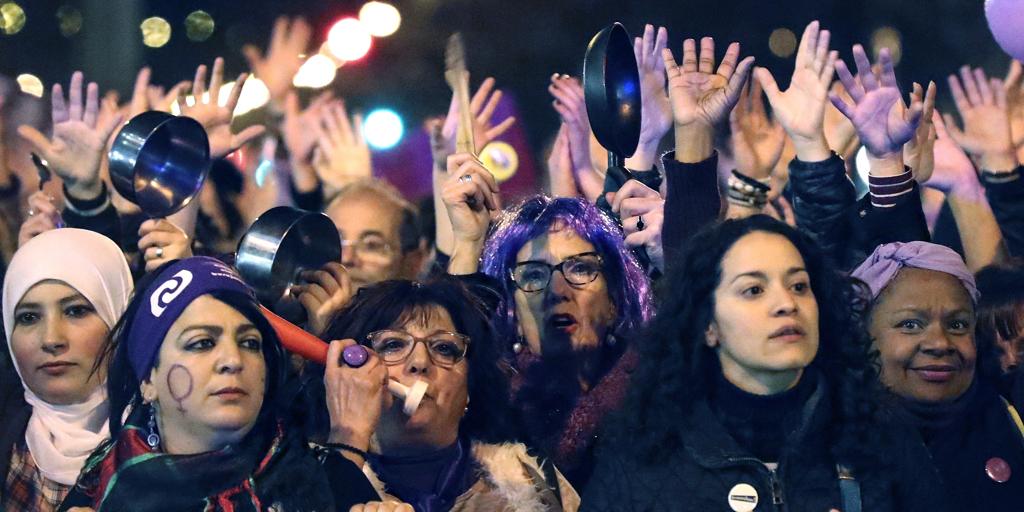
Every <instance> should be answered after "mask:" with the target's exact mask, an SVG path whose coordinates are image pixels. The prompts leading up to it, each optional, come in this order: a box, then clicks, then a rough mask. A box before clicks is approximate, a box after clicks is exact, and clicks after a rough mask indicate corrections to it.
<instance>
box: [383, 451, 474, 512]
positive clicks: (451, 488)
mask: <svg viewBox="0 0 1024 512" xmlns="http://www.w3.org/2000/svg"><path fill="white" fill-rule="evenodd" d="M471 451H472V449H471V445H470V442H469V441H468V440H466V439H460V440H458V441H456V442H455V443H453V444H452V445H451V446H447V447H445V448H441V449H440V450H437V451H433V452H430V453H424V454H419V455H408V456H385V455H375V454H370V455H369V462H370V466H371V467H372V468H373V470H374V471H375V472H377V476H378V477H379V478H380V479H381V481H382V482H384V485H385V487H387V491H388V493H389V494H392V495H394V496H397V497H398V498H399V499H401V500H402V501H404V502H406V503H409V504H411V505H413V508H415V510H416V512H439V511H444V510H449V509H450V508H451V507H452V505H454V504H455V500H456V498H458V497H459V496H460V495H461V494H462V493H464V492H465V491H466V490H467V489H469V488H470V487H471V486H472V485H473V483H474V482H475V481H476V463H475V461H474V460H473V455H472V453H471Z"/></svg>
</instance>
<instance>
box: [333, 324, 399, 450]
mask: <svg viewBox="0 0 1024 512" xmlns="http://www.w3.org/2000/svg"><path fill="white" fill-rule="evenodd" d="M355 344H356V342H355V341H353V340H341V341H338V340H335V341H332V342H331V344H330V346H329V347H328V348H327V364H326V365H325V367H324V388H325V391H326V395H327V396H326V401H327V413H328V416H329V417H330V419H331V429H330V434H329V435H328V438H327V441H328V442H330V443H344V444H347V445H349V446H352V447H354V448H356V449H358V450H363V451H366V450H368V449H369V447H370V437H371V436H372V435H373V433H374V431H376V430H377V423H378V422H379V421H380V416H381V413H382V412H383V410H384V409H385V408H386V407H390V406H391V393H388V391H387V381H388V370H387V368H386V367H385V366H384V363H382V362H381V360H380V358H379V357H377V354H376V353H375V352H374V351H373V350H370V349H367V352H368V354H369V356H370V357H369V359H367V360H366V364H364V365H363V366H360V367H359V368H351V367H349V366H348V365H346V364H345V363H344V362H342V360H341V353H342V351H344V350H345V347H348V346H350V345H355ZM342 455H344V456H345V457H346V458H348V457H351V456H352V455H351V454H350V453H349V452H345V453H343V454H342ZM353 462H356V463H357V464H362V463H363V462H364V461H361V460H360V461H353Z"/></svg>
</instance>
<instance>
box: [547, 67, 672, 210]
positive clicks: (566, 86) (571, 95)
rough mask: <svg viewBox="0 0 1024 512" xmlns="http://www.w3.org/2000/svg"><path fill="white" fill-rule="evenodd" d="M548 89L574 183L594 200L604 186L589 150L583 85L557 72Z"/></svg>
mask: <svg viewBox="0 0 1024 512" xmlns="http://www.w3.org/2000/svg"><path fill="white" fill-rule="evenodd" d="M548 92H549V93H551V96H553V97H554V98H555V100H554V101H553V102H552V104H551V105H552V107H554V109H555V112H558V116H559V117H560V118H561V119H562V125H563V126H565V127H566V140H567V141H568V143H569V146H568V149H569V155H570V157H571V161H572V173H573V175H574V176H575V177H576V183H577V185H578V186H579V188H580V191H581V192H583V196H584V197H586V198H587V200H588V201H591V202H593V201H594V200H595V199H596V198H597V196H598V195H599V194H600V193H601V190H603V189H604V178H603V177H601V176H599V175H598V174H597V171H596V170H595V168H594V159H593V156H592V155H591V152H590V138H591V131H590V119H589V118H588V117H587V104H586V102H585V101H584V97H583V86H582V85H581V84H580V82H579V80H577V79H575V78H573V77H571V76H569V75H559V74H557V73H556V74H554V75H552V76H551V85H548ZM652 165H653V162H652ZM643 170H646V169H643Z"/></svg>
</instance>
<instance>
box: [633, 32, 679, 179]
mask: <svg viewBox="0 0 1024 512" xmlns="http://www.w3.org/2000/svg"><path fill="white" fill-rule="evenodd" d="M667 45H668V30H666V29H665V27H658V29H657V31H655V29H654V26H653V25H645V26H644V35H643V37H637V38H634V39H633V55H634V56H635V57H636V64H637V68H638V69H639V71H640V98H641V100H642V101H641V104H640V142H639V144H637V153H635V154H634V158H636V161H633V162H627V163H626V166H627V167H629V168H632V169H637V170H647V169H650V168H651V167H652V166H653V165H654V159H655V158H656V157H657V152H658V143H659V142H660V141H661V138H662V137H664V136H665V134H666V133H668V131H669V129H671V128H672V105H671V104H670V103H669V100H668V93H667V91H666V90H665V61H664V59H662V57H661V52H662V50H664V49H665V47H666V46H667ZM631 160H632V159H631Z"/></svg>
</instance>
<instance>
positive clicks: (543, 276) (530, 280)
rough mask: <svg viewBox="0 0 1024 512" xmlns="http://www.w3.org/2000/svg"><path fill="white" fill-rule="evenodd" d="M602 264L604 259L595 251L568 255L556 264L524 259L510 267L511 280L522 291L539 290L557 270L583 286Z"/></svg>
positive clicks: (595, 277) (593, 276) (570, 280)
mask: <svg viewBox="0 0 1024 512" xmlns="http://www.w3.org/2000/svg"><path fill="white" fill-rule="evenodd" d="M603 264H604V261H603V260H602V259H601V256H600V255H598V254H597V253H596V252H584V253H581V254H577V255H575V256H569V257H568V258H566V259H564V260H562V262H561V263H559V264H557V265H549V264H547V263H544V262H543V261H524V262H522V263H519V264H516V266H515V268H513V269H512V271H511V275H512V282H513V283H515V285H516V288H519V289H520V290H522V291H524V292H539V291H541V290H543V289H545V288H547V287H548V284H550V283H551V275H552V274H554V272H555V271H556V270H557V271H559V272H561V273H562V277H564V278H565V280H566V282H568V283H569V284H571V285H575V286H583V285H585V284H587V283H591V282H593V281H594V280H595V279H597V276H599V275H600V274H601V267H602V265H603Z"/></svg>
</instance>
